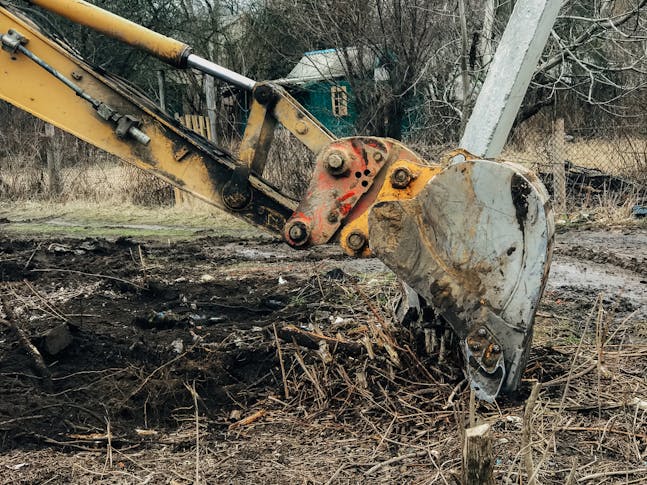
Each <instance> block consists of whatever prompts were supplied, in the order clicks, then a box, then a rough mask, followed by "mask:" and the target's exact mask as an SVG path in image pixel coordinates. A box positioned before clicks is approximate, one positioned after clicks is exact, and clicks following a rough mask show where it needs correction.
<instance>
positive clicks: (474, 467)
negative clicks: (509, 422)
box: [463, 424, 494, 485]
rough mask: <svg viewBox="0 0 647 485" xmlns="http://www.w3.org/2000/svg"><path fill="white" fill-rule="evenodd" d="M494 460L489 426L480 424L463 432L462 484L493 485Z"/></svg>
mask: <svg viewBox="0 0 647 485" xmlns="http://www.w3.org/2000/svg"><path fill="white" fill-rule="evenodd" d="M493 472H494V459H493V457H492V437H491V434H490V425H489V424H481V425H479V426H474V427H473V428H467V429H466V430H465V443H464V445H463V483H464V484H465V485H494V475H493Z"/></svg>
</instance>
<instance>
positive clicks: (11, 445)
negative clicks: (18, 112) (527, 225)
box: [0, 224, 647, 484]
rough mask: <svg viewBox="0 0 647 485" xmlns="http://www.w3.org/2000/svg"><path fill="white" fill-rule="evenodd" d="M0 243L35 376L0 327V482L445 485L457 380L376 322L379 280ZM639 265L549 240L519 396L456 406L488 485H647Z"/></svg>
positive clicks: (235, 260)
mask: <svg viewBox="0 0 647 485" xmlns="http://www.w3.org/2000/svg"><path fill="white" fill-rule="evenodd" d="M4 226H5V228H4V229H3V225H1V224H0V281H1V282H2V283H1V285H2V286H1V287H0V288H1V290H2V291H1V293H2V297H3V299H4V302H5V304H6V305H7V306H9V307H11V312H12V313H13V314H14V315H13V317H14V319H15V320H16V321H17V322H18V323H19V325H20V326H21V327H22V328H23V329H24V330H25V331H26V333H27V334H28V335H29V337H30V338H31V340H32V342H33V343H34V344H35V345H36V347H37V348H38V349H39V350H40V352H41V353H42V355H43V358H44V359H45V363H46V365H47V369H46V372H43V370H42V369H39V368H38V366H37V365H35V363H34V362H35V361H34V359H33V358H32V357H31V356H30V355H29V354H28V353H27V352H26V351H25V350H24V347H23V346H22V345H21V344H20V342H19V340H18V339H17V338H16V335H15V334H14V332H12V331H11V330H10V329H9V328H8V327H6V326H0V483H175V484H177V483H191V482H194V483H197V482H200V483H232V484H239V483H240V484H243V483H259V484H260V483H322V484H324V483H328V484H332V483H460V481H459V477H460V469H461V448H462V444H461V430H462V429H464V427H465V426H466V424H467V422H468V415H469V408H470V406H469V397H470V393H469V390H468V389H466V385H465V381H464V380H463V376H462V373H461V370H460V369H461V364H460V362H458V361H457V360H456V359H455V357H454V356H455V352H453V351H452V347H451V343H450V340H451V339H450V338H449V337H448V336H447V337H446V336H445V335H446V334H445V332H444V331H443V329H442V328H440V327H438V326H437V324H435V323H432V324H428V325H426V331H425V328H424V327H425V326H424V325H423V326H420V325H416V326H413V327H410V328H400V327H398V326H397V325H396V324H395V318H394V307H395V304H396V301H397V298H398V295H399V286H398V282H397V281H396V280H395V278H394V277H393V275H392V274H391V273H390V272H389V271H388V270H387V269H386V268H385V267H384V266H383V265H382V264H381V263H380V262H379V261H377V260H374V259H371V260H363V261H358V260H352V259H347V258H345V257H344V256H343V255H342V253H341V251H340V250H339V249H338V248H336V247H333V246H330V247H323V248H318V249H313V250H305V251H293V250H291V249H290V248H288V247H287V246H285V245H283V244H282V243H281V242H280V241H277V240H275V239H273V238H269V237H266V236H261V235H255V234H249V233H248V234H244V235H243V238H242V239H239V238H233V237H230V236H222V235H213V234H209V233H207V234H204V233H200V232H197V233H194V234H192V235H191V236H190V237H184V238H171V239H169V238H165V237H154V236H150V235H146V236H133V237H115V236H110V237H91V238H88V237H82V236H81V237H79V236H78V235H77V236H76V237H73V236H70V235H52V234H49V235H47V236H44V235H40V236H39V235H37V234H32V233H24V232H20V231H15V230H9V229H10V227H9V226H10V225H8V224H5V225H4ZM645 248H647V230H645V229H640V228H633V229H620V230H612V231H606V230H599V229H589V230H586V229H575V230H570V231H568V232H564V233H561V234H558V236H557V244H556V249H555V255H554V264H553V267H552V270H551V276H550V280H549V282H548V286H547V290H546V292H545V296H544V299H543V301H542V304H541V308H540V310H539V313H538V317H537V324H536V330H535V333H536V336H535V342H534V346H533V350H532V353H531V358H530V362H529V365H528V368H527V370H526V376H525V377H526V381H525V382H524V386H523V388H522V389H521V391H520V392H519V393H518V394H517V395H514V396H505V397H502V398H501V399H500V400H499V401H498V402H497V403H495V404H493V405H489V404H485V403H477V404H476V408H475V415H476V419H477V420H478V421H482V422H487V423H489V424H490V425H491V426H492V428H493V433H494V453H495V473H496V476H497V479H498V481H499V482H500V483H527V482H528V481H529V478H530V477H529V470H534V474H535V476H536V478H537V479H538V480H539V481H540V483H554V484H563V483H645V482H646V481H647V377H646V376H647V264H646V253H645ZM425 334H426V336H427V342H426V343H425ZM430 341H431V342H432V344H435V345H432V344H430ZM47 374H51V376H48V375H47ZM533 380H536V381H538V382H539V383H541V387H540V388H539V397H538V399H537V400H536V402H535V403H534V404H533V405H531V406H529V407H530V408H531V409H529V410H528V411H527V412H524V406H525V405H526V401H527V398H528V395H529V393H530V389H531V387H532V386H533V385H534V381H533ZM528 443H529V444H528ZM528 450H531V452H530V453H528ZM531 462H532V463H531ZM530 473H532V472H530Z"/></svg>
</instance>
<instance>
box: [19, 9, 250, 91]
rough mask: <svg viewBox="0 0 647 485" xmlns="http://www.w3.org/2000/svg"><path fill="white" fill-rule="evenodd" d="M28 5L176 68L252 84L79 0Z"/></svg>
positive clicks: (167, 39)
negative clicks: (189, 68)
mask: <svg viewBox="0 0 647 485" xmlns="http://www.w3.org/2000/svg"><path fill="white" fill-rule="evenodd" d="M31 3H33V4H35V5H38V6H39V7H42V8H44V9H45V10H49V11H50V12H53V13H55V14H57V15H60V16H61V17H64V18H66V19H68V20H71V21H72V22H75V23H77V24H80V25H85V26H86V27H89V28H91V29H93V30H96V31H97V32H100V33H102V34H104V35H107V36H108V37H112V38H114V39H117V40H119V41H121V42H124V43H126V44H128V45H131V46H133V47H137V48H139V49H143V50H145V51H146V52H148V53H150V54H151V55H154V56H155V57H157V58H159V59H161V60H162V61H164V62H166V63H168V64H171V65H172V66H175V67H178V68H182V69H184V68H187V67H191V68H194V69H197V70H199V71H202V72H204V73H206V74H209V75H211V76H214V77H217V78H218V79H221V80H223V81H226V82H228V83H230V84H233V85H235V86H238V87H240V88H242V89H245V90H250V91H251V90H252V89H253V88H254V86H255V85H256V82H255V81H253V80H252V79H249V78H247V77H245V76H243V75H241V74H238V73H236V72H233V71H231V70H229V69H227V68H225V67H223V66H220V65H218V64H216V63H214V62H211V61H209V60H207V59H204V58H202V57H200V56H197V55H195V54H192V50H193V49H192V48H191V46H189V45H187V44H185V43H183V42H180V41H178V40H175V39H171V38H170V37H166V36H164V35H162V34H159V33H157V32H154V31H152V30H150V29H147V28H146V27H143V26H141V25H138V24H136V23H134V22H131V21H130V20H126V19H124V18H123V17H120V16H119V15H115V14H113V13H111V12H108V11H107V10H103V9H102V8H99V7H96V6H95V5H92V4H90V3H88V2H85V1H83V0H31Z"/></svg>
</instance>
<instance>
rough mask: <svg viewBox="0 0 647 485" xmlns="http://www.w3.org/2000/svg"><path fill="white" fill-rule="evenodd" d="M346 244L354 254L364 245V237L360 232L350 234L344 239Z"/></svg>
mask: <svg viewBox="0 0 647 485" xmlns="http://www.w3.org/2000/svg"><path fill="white" fill-rule="evenodd" d="M346 244H348V247H349V248H350V249H352V250H353V251H355V252H358V251H361V250H362V249H363V248H364V246H365V245H366V236H365V235H364V234H362V233H361V232H358V231H354V232H351V233H350V234H349V235H348V237H347V238H346Z"/></svg>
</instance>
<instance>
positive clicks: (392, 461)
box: [364, 450, 427, 475]
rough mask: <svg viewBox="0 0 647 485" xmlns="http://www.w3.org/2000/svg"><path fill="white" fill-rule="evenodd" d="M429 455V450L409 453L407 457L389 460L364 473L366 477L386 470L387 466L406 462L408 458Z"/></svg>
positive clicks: (401, 456) (402, 456) (396, 457)
mask: <svg viewBox="0 0 647 485" xmlns="http://www.w3.org/2000/svg"><path fill="white" fill-rule="evenodd" d="M426 455H427V450H419V451H414V452H412V453H407V454H406V455H400V456H394V457H393V458H389V459H388V460H386V461H383V462H380V463H378V464H377V465H373V466H372V467H371V468H369V469H368V470H366V471H365V472H364V475H371V474H373V473H375V472H376V471H378V470H379V469H380V468H384V467H385V466H389V465H393V464H394V463H398V462H400V461H402V460H406V459H408V458H418V457H421V456H426Z"/></svg>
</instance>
